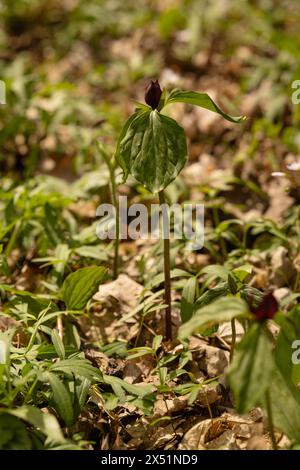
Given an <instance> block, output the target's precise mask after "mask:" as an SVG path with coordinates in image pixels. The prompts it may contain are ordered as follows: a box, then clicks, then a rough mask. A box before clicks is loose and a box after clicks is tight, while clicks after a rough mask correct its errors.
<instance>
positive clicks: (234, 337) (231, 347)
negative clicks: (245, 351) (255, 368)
mask: <svg viewBox="0 0 300 470" xmlns="http://www.w3.org/2000/svg"><path fill="white" fill-rule="evenodd" d="M235 343H236V328H235V319H234V318H233V319H232V320H231V345H230V356H229V361H230V362H231V361H232V359H233V353H234V348H235Z"/></svg>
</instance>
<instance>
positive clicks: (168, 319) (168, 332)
mask: <svg viewBox="0 0 300 470" xmlns="http://www.w3.org/2000/svg"><path fill="white" fill-rule="evenodd" d="M158 195H159V203H160V204H165V195H164V191H163V190H161V191H159V193H158ZM163 224H164V220H163ZM163 232H164V226H163ZM164 275H165V304H166V309H165V337H166V340H172V314H171V274H170V238H169V237H168V236H167V238H165V237H164Z"/></svg>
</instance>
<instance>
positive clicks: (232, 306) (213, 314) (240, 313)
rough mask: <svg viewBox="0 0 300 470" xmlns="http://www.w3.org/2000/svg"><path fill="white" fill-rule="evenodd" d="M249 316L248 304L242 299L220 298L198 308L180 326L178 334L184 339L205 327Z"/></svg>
mask: <svg viewBox="0 0 300 470" xmlns="http://www.w3.org/2000/svg"><path fill="white" fill-rule="evenodd" d="M247 316H248V308H247V304H246V303H245V302H244V301H243V300H242V299H238V298H235V297H226V298H222V299H218V300H215V301H214V302H212V303H211V304H210V305H208V306H204V307H201V308H199V309H197V310H196V311H195V312H194V315H193V317H192V318H191V319H190V320H189V321H187V322H186V323H184V324H183V325H182V326H181V327H180V328H179V334H178V335H179V338H180V339H182V340H183V339H185V338H188V337H189V336H191V335H192V334H193V333H198V332H201V331H204V330H205V328H208V327H211V326H213V325H215V324H216V323H221V322H225V321H229V320H232V319H233V318H239V317H247Z"/></svg>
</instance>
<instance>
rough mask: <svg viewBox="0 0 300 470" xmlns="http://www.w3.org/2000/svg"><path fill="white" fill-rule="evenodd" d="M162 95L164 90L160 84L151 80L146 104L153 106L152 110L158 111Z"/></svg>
mask: <svg viewBox="0 0 300 470" xmlns="http://www.w3.org/2000/svg"><path fill="white" fill-rule="evenodd" d="M161 94H162V90H161V88H160V85H159V83H158V80H156V81H155V82H154V81H153V80H151V82H150V83H149V85H148V86H147V88H146V91H145V102H146V103H147V104H148V105H149V106H151V108H152V109H156V108H157V107H158V105H159V100H160V97H161Z"/></svg>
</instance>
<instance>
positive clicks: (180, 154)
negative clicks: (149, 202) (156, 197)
mask: <svg viewBox="0 0 300 470" xmlns="http://www.w3.org/2000/svg"><path fill="white" fill-rule="evenodd" d="M125 127H126V133H125V131H122V134H121V138H120V139H121V140H120V139H119V144H118V151H117V154H116V158H117V160H118V163H119V164H120V166H121V167H122V169H123V171H124V174H125V177H127V175H128V174H129V173H130V174H132V175H133V176H134V177H135V178H136V180H137V181H139V182H140V183H142V184H143V185H144V186H145V187H146V188H147V189H148V190H149V191H151V192H153V193H156V192H158V191H160V190H161V189H164V188H165V187H166V186H168V185H169V184H170V183H171V181H173V180H174V179H175V178H176V176H177V175H178V174H179V173H180V171H181V170H182V168H183V166H184V165H185V163H186V159H187V148H186V139H185V134H184V130H183V129H182V128H181V127H180V126H179V125H178V124H177V123H176V121H174V120H173V119H171V118H169V117H167V116H163V115H162V114H160V113H158V111H156V110H154V111H150V112H140V113H136V115H135V118H134V119H132V120H131V122H130V123H129V124H127V123H126V124H125ZM123 133H125V135H124V137H123Z"/></svg>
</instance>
